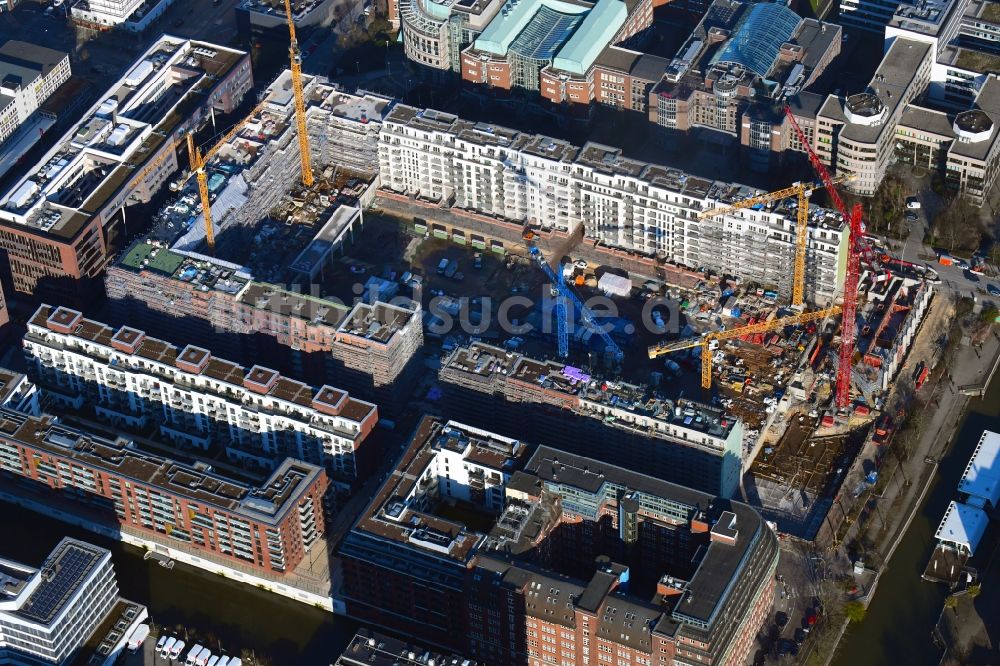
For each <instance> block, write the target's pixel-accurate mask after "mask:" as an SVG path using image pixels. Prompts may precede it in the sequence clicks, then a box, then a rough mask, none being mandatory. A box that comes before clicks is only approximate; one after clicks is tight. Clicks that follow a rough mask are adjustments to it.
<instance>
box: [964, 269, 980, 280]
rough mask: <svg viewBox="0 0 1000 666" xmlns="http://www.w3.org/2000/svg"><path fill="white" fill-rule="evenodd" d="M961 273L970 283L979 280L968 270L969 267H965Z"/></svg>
mask: <svg viewBox="0 0 1000 666" xmlns="http://www.w3.org/2000/svg"><path fill="white" fill-rule="evenodd" d="M962 275H964V276H965V279H966V280H968V281H969V282H972V283H976V282H979V276H978V275H976V274H975V273H973V272H972V271H970V270H969V269H965V270H964V271H962Z"/></svg>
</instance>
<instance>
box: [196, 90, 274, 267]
mask: <svg viewBox="0 0 1000 666" xmlns="http://www.w3.org/2000/svg"><path fill="white" fill-rule="evenodd" d="M268 99H269V98H266V97H265V98H264V99H263V100H261V101H260V102H258V103H257V106H255V107H254V108H253V109H251V111H250V113H248V114H247V115H246V116H244V117H243V120H241V121H239V122H238V123H236V124H235V125H233V126H232V127H231V128H229V131H228V132H226V133H225V134H223V135H222V138H221V139H219V140H218V141H217V142H216V143H215V145H214V146H212V147H211V148H209V149H208V150H207V151H206V152H205V154H202V152H201V150H200V149H199V148H198V146H196V145H195V143H194V132H188V133H187V149H188V162H190V164H191V173H193V174H194V175H195V179H196V180H197V181H198V196H199V197H200V199H201V209H202V213H203V214H204V216H205V242H206V243H207V244H208V250H209V252H215V229H214V227H213V225H212V202H211V200H210V199H209V197H208V175H207V173H206V172H205V165H206V164H207V163H208V162H209V161H210V160H211V159H212V158H213V157H215V155H216V153H218V152H219V150H221V149H222V146H224V145H226V143H228V142H229V140H230V139H232V138H233V137H234V136H236V133H237V132H239V131H240V130H241V129H243V126H244V125H246V124H247V121H249V120H250V119H251V118H253V117H254V116H255V115H257V112H258V111H260V109H261V108H262V107H263V106H264V104H266V103H267V101H268ZM190 177H191V175H190V174H188V176H187V178H184V179H183V180H182V181H181V182H180V183H179V185H178V189H179V188H180V187H183V186H184V183H186V182H187V179H188V178H190Z"/></svg>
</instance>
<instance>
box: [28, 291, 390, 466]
mask: <svg viewBox="0 0 1000 666" xmlns="http://www.w3.org/2000/svg"><path fill="white" fill-rule="evenodd" d="M23 346H24V353H25V357H26V359H27V361H28V366H29V368H30V370H29V372H30V373H31V374H32V375H33V377H34V378H35V381H36V382H37V383H38V384H39V388H41V389H42V390H43V391H45V393H46V396H47V397H49V398H51V399H53V400H56V401H58V402H60V403H62V404H65V405H66V406H68V407H70V408H72V409H77V410H79V409H83V408H84V407H85V406H90V407H91V408H92V409H93V411H94V413H95V415H96V416H98V417H99V418H102V419H104V420H106V421H109V422H111V423H113V424H115V425H117V426H123V427H129V428H134V429H142V428H145V427H147V426H148V425H151V424H156V425H158V427H159V430H160V432H161V433H162V434H163V435H164V436H166V437H168V438H169V439H171V440H173V441H175V442H177V443H181V444H184V445H187V446H192V447H196V448H201V449H208V448H209V447H210V446H212V445H215V446H224V447H225V451H226V453H227V455H228V456H229V457H230V458H232V459H236V460H241V461H244V462H249V463H253V464H256V465H258V466H260V467H262V468H265V469H271V468H273V467H274V466H275V465H276V464H277V463H279V462H281V461H282V460H283V459H284V458H285V457H289V456H290V457H293V458H297V459H299V460H304V461H306V462H311V463H314V464H317V465H324V466H325V467H326V468H327V470H328V471H329V472H330V473H331V474H332V475H333V476H334V477H335V478H338V479H341V480H345V481H347V482H352V481H354V480H355V479H356V478H357V477H358V475H359V467H364V466H365V465H364V463H365V462H366V461H365V460H364V459H365V458H366V453H365V450H364V449H365V447H364V445H363V442H364V440H365V438H366V437H367V436H368V434H369V433H370V432H371V431H372V429H373V428H374V427H375V424H376V422H377V420H378V409H377V408H376V406H375V405H373V404H372V403H369V402H364V401H362V400H357V399H355V398H352V397H350V396H349V395H348V393H347V392H346V391H343V390H340V389H338V388H334V387H332V386H323V387H322V388H320V389H315V388H313V387H311V386H308V385H306V384H303V383H302V382H298V381H295V380H293V379H290V378H288V377H282V376H281V375H280V374H279V373H278V372H277V371H275V370H271V369H269V368H265V367H263V366H259V365H255V366H254V367H252V368H250V369H245V368H243V367H242V366H239V365H237V364H235V363H230V362H229V361H225V360H222V359H219V358H215V357H213V356H212V354H211V352H210V351H208V350H207V349H203V348H200V347H195V346H193V345H188V346H186V347H185V348H184V349H178V348H176V347H174V346H173V345H170V344H168V343H166V342H163V341H162V340H158V339H156V338H152V337H149V336H147V335H146V334H145V333H144V332H143V331H140V330H137V329H133V328H129V327H127V326H123V327H121V328H119V329H117V330H115V329H113V328H111V327H108V326H105V325H104V324H101V323H99V322H95V321H92V320H89V319H84V318H83V316H82V315H81V313H79V312H77V311H75V310H71V309H69V308H65V307H59V308H53V307H51V306H48V305H43V306H41V307H40V308H39V309H38V311H37V312H36V313H35V314H34V316H33V317H32V318H31V320H30V321H29V323H28V331H27V333H26V335H25V336H24V342H23Z"/></svg>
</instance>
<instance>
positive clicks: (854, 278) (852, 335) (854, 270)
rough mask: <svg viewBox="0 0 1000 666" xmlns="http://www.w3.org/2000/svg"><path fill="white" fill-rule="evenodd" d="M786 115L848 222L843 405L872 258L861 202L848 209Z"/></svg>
mask: <svg viewBox="0 0 1000 666" xmlns="http://www.w3.org/2000/svg"><path fill="white" fill-rule="evenodd" d="M785 115H787V116H788V120H789V122H791V124H792V129H793V130H795V134H796V135H798V137H799V141H801V142H802V145H803V147H805V149H806V154H807V155H808V156H809V162H810V163H811V164H812V167H813V169H814V170H815V171H816V173H817V174H818V175H819V177H820V179H821V180H822V181H823V183H824V184H825V185H826V186H827V188H828V189H829V190H830V198H831V199H832V200H833V203H834V205H835V206H836V207H837V210H839V211H840V214H841V215H843V216H844V220H845V221H846V222H847V223H848V233H849V237H848V241H847V275H846V276H845V278H844V308H843V309H844V316H843V320H842V323H841V325H840V328H841V332H840V354H839V358H840V364H839V366H838V367H837V394H836V399H837V407H838V408H841V409H843V408H846V407H847V406H848V405H849V404H850V402H851V368H852V367H853V361H854V347H855V344H856V339H857V329H858V323H857V312H858V283H859V282H860V280H861V257H862V255H864V256H865V257H866V258H868V259H869V260H870V259H871V248H870V247H868V245H867V243H865V241H864V238H863V236H864V225H863V222H862V219H861V204H860V203H856V204H854V207H853V208H852V209H851V210H848V209H847V205H846V204H845V203H844V201H843V199H841V198H840V194H838V193H837V189H836V188H835V187H834V186H833V184H834V180H833V177H832V176H831V175H830V172H829V171H828V170H827V168H826V165H825V164H823V161H822V160H820V158H819V156H818V155H817V154H816V152H815V151H814V150H813V149H812V146H810V145H809V139H808V138H807V137H806V134H805V132H803V131H802V128H801V127H799V122H798V121H797V120H796V119H795V114H794V113H793V112H792V109H791V107H788V106H786V107H785Z"/></svg>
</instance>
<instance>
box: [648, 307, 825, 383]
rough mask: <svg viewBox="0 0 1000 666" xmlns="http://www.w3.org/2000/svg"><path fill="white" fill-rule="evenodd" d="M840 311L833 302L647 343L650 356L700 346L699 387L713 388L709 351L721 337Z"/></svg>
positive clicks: (762, 329) (798, 321)
mask: <svg viewBox="0 0 1000 666" xmlns="http://www.w3.org/2000/svg"><path fill="white" fill-rule="evenodd" d="M839 312H840V308H839V307H837V306H834V307H832V308H827V309H825V310H814V311H813V312H803V313H800V314H795V315H790V316H788V317H780V318H778V319H772V320H771V321H764V322H760V323H759V324H750V325H749V326H741V327H740V328H731V329H729V330H725V331H712V332H711V333H706V334H705V335H703V336H701V337H700V338H691V339H688V340H678V341H677V342H668V343H660V344H657V345H653V346H651V347H649V349H648V353H649V358H651V359H655V358H658V357H660V356H663V355H664V354H671V353H673V352H678V351H682V350H685V349H693V348H695V347H701V387H702V388H704V389H710V388H712V352H713V351H715V349H716V347H717V346H718V343H719V342H720V341H722V340H731V339H732V338H741V337H743V336H745V335H754V334H756V333H766V332H767V331H774V330H777V329H779V328H786V327H788V326H798V325H800V324H805V323H808V322H811V321H817V320H820V319H825V318H826V317H830V316H834V315H836V314H837V313H839Z"/></svg>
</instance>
